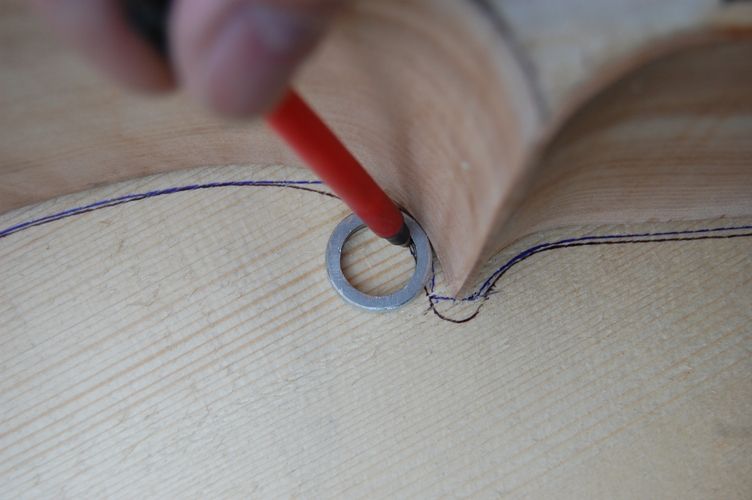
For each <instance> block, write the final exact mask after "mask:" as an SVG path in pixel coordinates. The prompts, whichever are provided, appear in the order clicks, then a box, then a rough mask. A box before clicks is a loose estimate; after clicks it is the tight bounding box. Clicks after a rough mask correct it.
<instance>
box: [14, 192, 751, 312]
mask: <svg viewBox="0 0 752 500" xmlns="http://www.w3.org/2000/svg"><path fill="white" fill-rule="evenodd" d="M322 184H323V183H322V182H321V181H318V180H281V181H272V180H258V181H257V180H245V181H227V182H209V183H204V184H189V185H186V186H177V187H171V188H165V189H155V190H152V191H146V192H144V193H132V194H126V195H122V196H117V197H114V198H108V199H104V200H100V201H96V202H93V203H89V204H87V205H82V206H79V207H73V208H69V209H66V210H63V211H60V212H56V213H53V214H50V215H46V216H44V217H38V218H35V219H31V220H28V221H25V222H21V223H18V224H14V225H12V226H10V227H7V228H5V229H3V230H0V239H1V238H5V237H7V236H10V235H11V234H15V233H18V232H20V231H24V230H26V229H29V228H32V227H36V226H40V225H43V224H49V223H51V222H55V221H58V220H61V219H65V218H67V217H73V216H75V215H81V214H85V213H88V212H92V211H94V210H99V209H102V208H108V207H114V206H118V205H122V204H124V203H130V202H133V201H139V200H144V199H147V198H154V197H157V196H165V195H168V194H174V193H183V192H186V191H196V190H201V189H211V188H220V187H247V186H254V187H264V186H270V187H274V186H276V187H291V188H294V187H298V188H305V186H320V185H322ZM315 192H318V193H320V194H325V195H329V193H327V192H324V191H315ZM750 229H752V225H742V226H724V227H715V228H703V229H687V230H678V231H659V232H643V233H623V234H607V235H591V236H580V237H573V238H565V239H561V240H557V241H551V242H546V243H540V244H538V245H535V246H532V247H530V248H527V249H525V250H523V251H521V252H519V253H517V254H516V255H514V256H513V257H511V258H510V259H509V260H507V261H506V262H505V263H504V264H502V265H501V266H500V267H499V268H497V269H496V270H495V271H494V272H493V273H492V274H491V275H490V276H489V277H488V278H487V279H486V280H485V281H484V282H483V283H482V284H481V286H480V287H479V288H478V290H477V291H475V292H473V293H471V294H470V295H468V296H466V297H463V298H455V297H448V296H443V295H437V294H435V293H434V290H435V286H436V273H435V270H434V267H433V263H432V264H431V281H430V285H429V293H428V299H429V300H430V301H431V302H432V303H438V302H476V301H479V300H482V299H485V298H486V297H487V295H488V294H489V292H490V290H491V288H492V287H493V285H494V283H495V280H496V279H497V278H498V277H499V276H501V275H502V274H503V273H505V272H506V271H507V270H508V269H509V268H511V267H512V266H514V265H515V264H517V263H518V262H520V261H522V260H525V259H526V258H528V257H530V256H531V255H534V254H536V253H539V252H542V251H545V250H547V249H551V248H555V247H561V246H567V245H576V244H581V243H585V242H598V241H609V240H621V239H634V238H646V239H644V240H642V241H646V242H647V241H651V240H650V238H661V237H667V236H689V235H693V234H708V233H721V232H726V231H740V230H750Z"/></svg>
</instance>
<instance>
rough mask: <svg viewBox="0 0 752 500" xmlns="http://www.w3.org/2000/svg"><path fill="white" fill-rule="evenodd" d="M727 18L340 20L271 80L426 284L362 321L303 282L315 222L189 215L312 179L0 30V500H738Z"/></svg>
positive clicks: (750, 239)
mask: <svg viewBox="0 0 752 500" xmlns="http://www.w3.org/2000/svg"><path fill="white" fill-rule="evenodd" d="M749 15H750V5H749V4H748V3H745V2H723V3H720V2H711V1H707V0H697V1H694V0H693V1H689V0H687V1H684V0H675V1H672V2H648V1H638V2H635V1H626V0H625V1H621V0H619V1H617V0H609V2H600V3H597V4H595V3H593V2H585V1H574V0H569V1H567V2H545V1H542V0H540V1H539V0H535V1H528V2H500V1H490V2H475V3H472V2H455V1H449V0H441V1H439V0H430V1H429V0H415V1H412V2H402V1H397V0H383V1H382V0H378V1H377V0H373V1H364V2H359V3H353V4H351V5H350V7H349V8H348V10H347V11H346V12H345V13H344V15H343V17H342V19H341V20H340V22H339V24H338V26H337V28H336V29H335V30H334V32H333V33H332V36H331V37H330V38H329V39H328V41H327V42H326V43H325V44H324V46H323V47H322V49H321V50H320V52H319V53H318V54H317V56H316V58H315V60H314V61H313V62H312V63H311V64H310V65H309V66H308V67H307V68H305V70H304V71H303V72H302V73H301V75H300V77H299V81H298V84H299V85H300V87H301V89H302V91H303V93H304V94H305V95H306V96H307V97H309V98H310V99H311V101H312V102H313V103H314V105H315V106H316V107H317V108H318V109H319V110H321V112H322V114H324V116H325V117H326V118H327V120H328V121H330V122H331V123H332V124H333V126H334V128H335V130H336V131H337V132H338V133H339V134H340V135H341V136H342V137H343V138H344V139H345V141H346V142H347V144H348V145H349V146H350V147H351V148H352V149H353V150H354V152H355V153H356V154H357V155H358V156H359V157H360V158H361V159H362V160H363V161H364V162H365V164H366V166H367V167H368V168H370V169H371V170H372V172H373V174H374V175H375V176H376V178H377V179H378V180H379V182H381V183H382V184H384V185H385V186H386V187H387V189H388V191H389V192H390V193H391V194H392V195H393V196H394V197H395V198H396V199H397V200H398V201H399V202H400V203H403V204H404V205H405V206H407V207H408V208H409V209H410V210H411V212H413V213H414V214H415V215H416V216H417V218H418V219H419V220H420V221H421V223H422V224H423V225H424V227H426V229H427V231H428V232H429V235H430V236H431V240H432V242H433V243H434V246H435V249H436V251H437V254H438V256H439V258H440V259H439V260H437V262H436V276H435V279H434V280H432V281H431V283H430V284H429V286H428V288H427V290H426V295H425V296H422V297H418V298H417V299H416V300H415V301H414V302H413V303H411V304H410V305H409V306H408V307H406V308H404V309H402V310H400V311H398V312H396V313H393V314H385V315H377V314H366V313H363V312H361V311H359V310H356V309H354V308H351V307H348V306H346V305H345V304H344V303H343V302H342V300H341V299H340V298H339V297H338V296H337V295H336V293H335V292H334V291H333V290H332V289H331V287H330V286H329V283H328V281H327V279H326V275H325V274H326V273H325V270H324V266H323V255H324V248H325V245H326V241H327V238H328V237H329V235H330V234H331V231H332V228H333V227H334V226H335V224H336V223H337V222H338V221H339V220H341V219H342V218H343V217H344V216H345V215H346V213H347V211H346V209H345V208H344V207H343V206H342V204H341V203H340V202H338V201H337V200H335V199H333V198H330V197H327V196H325V195H322V194H321V193H318V192H312V191H305V190H301V189H294V188H290V187H284V186H283V187H280V186H275V187H269V186H266V187H258V186H250V185H247V184H248V182H245V185H243V186H237V187H230V186H225V187H216V186H217V183H222V182H237V181H241V182H243V181H254V180H255V181H279V182H281V183H284V182H285V181H289V180H311V179H312V178H311V177H310V173H309V172H307V171H306V170H303V169H300V168H296V167H299V165H298V164H297V162H296V160H295V159H294V158H293V157H291V156H290V155H289V153H288V152H287V151H286V150H285V149H284V147H283V146H282V145H281V144H280V143H279V142H277V140H276V139H275V138H274V137H272V136H270V135H269V134H268V133H267V132H266V131H265V129H264V128H263V127H261V126H259V125H258V124H247V123H242V124H241V123H227V122H224V121H221V120H218V119H216V118H213V117H211V116H210V115H208V114H207V113H205V112H204V111H202V110H199V109H196V108H194V107H192V105H191V104H190V103H189V102H187V101H186V99H185V98H184V97H182V96H173V97H171V98H169V99H167V100H159V101H157V100H149V99H146V98H144V97H143V96H131V95H127V94H125V93H123V92H121V91H120V90H118V89H117V88H115V87H113V86H112V85H111V84H110V83H109V82H105V81H101V80H100V79H99V77H98V76H97V75H96V74H95V73H94V72H93V71H91V70H90V69H88V68H87V67H86V66H85V65H84V64H83V63H82V62H81V61H79V60H78V59H77V58H76V56H75V55H74V54H71V53H69V52H68V51H66V49H64V48H62V47H59V46H58V45H57V43H56V42H55V41H54V40H52V39H51V38H50V37H49V35H48V34H47V33H45V31H44V28H43V27H41V26H39V25H38V24H37V22H36V21H35V20H34V19H33V18H32V17H30V15H29V13H28V12H27V10H26V6H25V5H24V2H22V1H20V0H12V1H8V2H5V3H4V4H3V5H2V6H1V7H0V34H1V35H2V37H3V41H4V43H3V44H0V67H2V68H3V69H2V73H1V74H0V85H1V87H0V105H1V106H2V108H3V113H2V115H0V123H1V124H2V127H3V134H2V136H0V343H1V344H2V348H1V349H0V355H1V356H2V361H0V373H2V377H0V497H2V498H67V497H73V498H82V497H84V498H88V497H113V498H118V497H121V498H134V497H139V496H142V497H155V498H165V497H168V498H169V497H178V498H184V497H188V498H195V497H201V498H206V497H209V498H214V497H233V498H234V497H243V498H248V497H251V498H270V497H305V498H331V497H343V498H362V497H369V498H370V497H386V498H435V497H438V496H449V497H458V496H472V497H478V498H498V497H505V498H506V497H510V498H518V497H527V498H573V499H574V498H687V499H692V498H698V499H706V498H723V499H727V498H740V499H748V498H750V497H752V480H751V479H750V478H752V356H751V355H750V354H751V353H752V327H751V326H750V325H752V209H751V208H750V203H752V199H751V198H752V196H750V193H752V179H751V177H750V176H751V175H752V174H751V173H750V171H751V169H750V160H752V150H751V149H750V147H752V140H750V136H751V133H750V131H751V130H752V93H750V92H749V88H752V67H751V66H750V65H751V64H752V57H748V56H749V54H750V47H752V44H751V43H750V41H749V39H748V35H747V30H748V26H749ZM385 34H386V35H385ZM387 35H388V36H387ZM333 79H334V80H336V81H337V82H338V85H332V81H333ZM196 167H199V168H196ZM176 170H180V171H176ZM155 173H156V174H158V175H156V176H150V177H145V176H148V175H150V174H155ZM133 177H137V178H136V179H132V180H129V181H127V182H122V183H116V184H113V183H114V182H116V181H122V180H124V179H129V178H133ZM211 186H215V187H211ZM181 187H182V188H185V190H182V191H180V192H173V191H174V190H175V189H174V188H181ZM294 187H300V186H294ZM306 187H308V188H310V189H314V190H320V189H324V188H322V187H321V186H317V185H312V186H306ZM84 189H87V190H86V191H83V190H84ZM160 190H163V191H160ZM164 190H166V191H164ZM65 193H73V194H67V195H65V196H62V197H60V195H61V194H65ZM145 193H150V194H148V195H147V194H145ZM168 193H170V194H168ZM127 195H133V196H127ZM123 196H126V197H125V198H122V197H123ZM51 198H54V199H51ZM43 200H47V201H43ZM103 200H109V201H104V202H103ZM118 200H120V201H118ZM121 202H123V203H121ZM30 203H36V204H35V205H29V204H30ZM93 203H94V204H96V205H92V204H93ZM97 203H99V204H97ZM111 205H112V206H111ZM87 207H88V208H87ZM71 209H73V211H71ZM24 224H26V225H24ZM14 228H15V229H14ZM343 265H344V267H345V268H346V272H347V274H348V276H349V277H350V279H351V280H352V281H353V282H354V283H356V284H357V285H358V286H359V287H360V288H361V289H364V290H368V291H372V292H376V293H383V292H386V291H389V290H393V289H394V288H395V287H396V286H399V284H400V283H401V282H402V281H403V280H405V279H406V277H407V276H408V274H409V272H410V269H411V267H412V264H411V259H410V257H409V255H408V254H407V252H405V251H401V250H400V249H397V248H393V247H391V246H385V244H384V243H383V242H380V241H375V240H374V239H373V238H372V237H371V236H369V234H368V233H365V232H364V233H361V234H359V235H358V236H357V237H356V238H355V239H354V240H353V241H352V242H351V244H350V245H349V246H348V251H347V254H346V255H345V258H344V260H343ZM463 285H464V290H463V293H462V295H461V297H469V298H470V299H471V300H464V301H463V300H460V301H456V300H452V299H451V296H452V295H453V294H455V293H456V292H457V290H459V289H460V287H462V286H463Z"/></svg>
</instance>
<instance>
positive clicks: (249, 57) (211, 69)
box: [171, 0, 339, 117]
mask: <svg viewBox="0 0 752 500" xmlns="http://www.w3.org/2000/svg"><path fill="white" fill-rule="evenodd" d="M337 3H339V2H337V1H334V0H277V1H274V0H221V1H219V0H217V1H212V2H207V1H205V0H180V1H179V2H177V4H176V5H175V10H174V15H173V18H172V23H173V25H172V27H171V32H172V35H173V38H172V40H171V42H172V50H173V55H174V58H175V63H176V70H177V74H178V77H179V79H180V80H181V82H182V83H183V84H184V85H185V86H186V88H187V89H188V92H189V93H191V94H193V95H194V96H195V97H196V98H198V99H199V100H200V101H201V102H203V103H204V104H206V105H208V106H209V107H210V108H213V109H215V110H217V111H219V112H220V113H223V114H226V115H231V116H236V117H246V116H253V115H256V114H259V113H262V112H264V111H266V110H267V109H268V108H269V107H271V106H272V105H273V104H274V103H275V102H276V100H277V99H278V98H279V97H280V96H281V95H282V92H283V91H284V89H285V87H286V86H287V84H288V83H289V80H290V78H291V77H292V75H293V74H294V72H295V69H296V67H297V66H298V65H299V64H300V63H301V62H302V61H303V60H304V59H305V57H306V56H307V55H308V54H309V53H310V52H311V51H312V50H313V48H314V47H315V45H316V43H317V41H318V40H319V38H320V37H321V36H322V34H323V32H324V30H325V27H326V25H327V22H328V20H329V19H330V17H331V16H332V14H333V12H334V10H335V6H336V4H337Z"/></svg>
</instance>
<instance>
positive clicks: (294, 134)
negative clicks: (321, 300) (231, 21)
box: [122, 0, 411, 246]
mask: <svg viewBox="0 0 752 500" xmlns="http://www.w3.org/2000/svg"><path fill="white" fill-rule="evenodd" d="M122 1H123V8H124V13H125V15H126V17H127V19H128V22H129V23H130V24H131V26H132V27H133V29H134V30H135V31H136V32H137V33H138V34H139V35H141V36H142V37H143V38H144V39H145V40H147V41H148V42H149V43H150V44H151V45H152V46H153V47H154V48H155V49H156V50H157V52H158V53H159V54H160V55H161V56H162V57H164V58H165V59H166V60H167V59H169V51H168V47H167V45H168V44H167V18H168V17H169V13H170V9H171V7H172V2H171V0H122ZM267 122H268V123H269V125H271V127H272V128H273V129H274V130H275V131H276V132H277V133H278V134H279V135H280V137H282V139H284V140H285V142H286V143H287V145H288V146H290V148H292V149H293V150H294V151H295V152H296V153H297V154H298V156H299V157H300V158H301V159H302V160H303V161H304V162H305V164H306V165H307V166H308V167H309V168H310V169H311V170H313V171H314V172H315V173H316V174H317V175H318V176H319V177H320V178H321V180H323V181H324V182H325V183H326V184H328V185H329V187H330V188H331V189H332V191H334V192H335V193H336V194H337V196H339V197H340V198H341V199H342V201H344V202H345V203H346V204H347V206H349V207H350V208H351V209H352V211H353V212H355V214H357V215H358V217H360V219H361V220H362V221H363V223H364V224H365V225H366V226H368V227H369V228H370V229H371V230H372V231H373V232H374V233H376V234H377V235H378V236H381V237H382V238H386V239H387V240H388V241H389V242H390V243H394V244H395V245H401V246H408V245H409V244H410V241H411V239H410V230H409V229H408V228H407V225H406V224H405V220H404V218H403V217H402V212H401V211H400V209H399V208H397V205H395V204H394V202H393V201H392V200H390V199H389V197H388V196H387V195H386V193H385V192H384V191H383V190H382V189H381V188H380V187H379V186H378V185H377V184H376V182H374V180H373V179H372V178H371V176H370V175H368V172H366V170H365V169H364V168H363V166H362V165H361V164H360V163H359V162H358V160H356V159H355V157H354V156H353V155H352V154H351V153H350V151H348V150H347V148H345V146H344V145H343V144H342V143H341V142H340V140H339V139H337V136H335V135H334V133H333V132H332V131H331V129H329V127H327V126H326V124H325V123H324V122H323V120H321V118H319V116H318V115H317V114H316V113H315V112H314V111H313V109H311V107H310V106H308V104H306V102H305V101H304V100H303V99H302V98H301V97H300V96H299V95H298V94H297V93H296V92H295V91H294V90H288V91H287V92H286V93H285V95H284V97H283V98H282V101H281V102H280V103H279V104H278V105H277V107H276V108H275V109H274V110H273V111H272V112H271V113H269V115H268V116H267Z"/></svg>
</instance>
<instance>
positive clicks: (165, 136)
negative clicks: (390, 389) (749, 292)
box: [0, 0, 752, 293]
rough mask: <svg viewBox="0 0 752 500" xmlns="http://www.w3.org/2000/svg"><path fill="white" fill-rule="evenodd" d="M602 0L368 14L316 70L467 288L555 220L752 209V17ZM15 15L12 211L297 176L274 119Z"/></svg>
mask: <svg viewBox="0 0 752 500" xmlns="http://www.w3.org/2000/svg"><path fill="white" fill-rule="evenodd" d="M591 4H592V2H583V1H574V0H571V1H568V2H562V3H561V4H556V5H554V4H552V3H551V2H548V1H533V2H496V1H487V2H483V1H480V0H478V1H474V2H471V1H464V2H458V1H452V0H413V1H410V2H402V1H399V0H370V1H362V2H353V3H350V4H348V7H347V9H346V10H345V12H344V13H343V15H342V16H341V18H340V20H339V22H338V23H337V25H336V26H335V29H333V31H332V33H331V35H330V36H329V38H328V39H327V41H326V43H324V45H323V46H322V47H321V50H320V51H319V52H318V54H317V55H316V57H315V58H314V59H313V60H312V61H311V63H310V64H309V65H308V66H307V67H306V68H305V69H304V70H303V71H302V73H301V74H300V76H299V79H298V81H297V84H298V85H299V86H300V88H301V89H302V91H303V93H304V94H305V95H306V96H307V97H308V98H309V99H310V100H311V102H312V103H313V104H314V106H315V107H316V108H317V109H318V110H320V112H321V113H322V114H323V115H324V117H325V118H326V119H327V121H328V122H330V123H331V124H332V126H333V128H334V129H335V131H336V132H337V133H338V134H339V135H340V136H341V137H342V138H343V139H344V141H345V142H346V144H348V146H349V147H350V148H351V149H352V150H353V151H354V153H355V154H356V155H357V156H358V157H359V158H360V159H361V160H362V161H363V162H364V164H365V165H366V167H367V168H368V169H369V170H370V171H371V172H372V174H373V175H374V177H375V178H376V179H377V181H378V182H379V183H380V184H382V185H383V186H385V188H386V190H387V191H388V192H389V193H390V195H391V196H393V197H394V198H395V199H396V200H397V202H399V203H400V204H401V205H403V206H404V207H405V208H407V209H408V210H409V211H410V212H411V213H412V214H413V215H415V217H416V218H417V219H418V220H419V221H420V223H421V224H422V225H423V227H424V228H425V229H426V231H427V232H428V234H429V236H430V238H431V241H432V243H433V246H434V248H435V250H436V253H437V255H438V258H439V259H440V260H441V262H442V264H443V266H444V269H445V272H446V276H447V280H448V282H449V283H450V284H451V286H450V290H451V293H457V292H458V291H459V290H460V289H461V288H462V287H463V286H466V285H469V284H470V283H471V282H472V278H473V274H472V273H473V270H476V269H478V268H479V267H480V266H482V265H483V263H484V262H485V261H486V259H488V258H489V257H490V256H492V255H493V254H495V253H496V252H497V251H498V250H500V249H501V248H503V247H504V246H505V245H506V244H508V243H509V242H510V241H514V240H515V239H518V238H521V237H523V236H525V235H526V234H532V233H535V232H536V231H537V230H538V229H540V228H546V227H549V228H550V227H557V226H560V225H562V224H569V223H581V222H592V223H597V222H603V223H611V222H644V221H647V220H700V219H704V218H708V217H711V218H712V217H720V216H726V217H731V216H739V215H752V206H750V205H751V204H752V200H751V199H750V197H749V196H748V193H749V192H752V180H751V176H752V174H750V169H749V158H750V151H749V147H748V146H749V144H750V141H749V137H751V136H752V111H751V110H752V102H751V101H752V94H750V93H749V92H748V91H747V89H749V87H750V86H752V42H751V41H750V38H749V33H750V26H752V8H751V7H750V6H749V5H748V4H744V3H742V2H732V3H727V2H715V1H710V0H702V1H695V0H674V1H672V2H660V3H655V2H644V1H639V0H629V1H627V0H610V1H609V2H600V3H597V5H591ZM0 9H2V11H0V12H1V13H2V15H1V16H0V23H1V24H0V32H1V33H2V34H3V36H4V37H5V40H7V43H5V44H3V46H2V48H0V64H2V65H3V68H4V70H3V73H2V88H3V91H2V93H1V94H0V105H2V107H3V110H4V112H3V114H2V117H1V118H0V120H2V121H0V124H1V125H2V126H3V129H4V130H5V133H4V134H3V136H2V137H1V138H0V212H2V211H5V210H8V209H10V208H14V207H19V206H22V205H24V204H29V203H33V202H38V201H41V200H44V199H48V198H50V197H54V196H57V195H60V194H63V193H70V192H75V191H80V190H83V189H86V188H90V187H92V186H95V185H101V184H106V183H109V182H115V181H118V180H123V179H126V178H131V177H134V176H143V175H147V174H150V173H157V172H165V171H170V170H174V169H178V168H190V167H196V166H207V165H215V166H221V165H232V164H248V163H249V162H250V163H253V164H256V165H259V166H270V165H288V166H299V164H298V162H297V160H296V159H295V158H293V157H292V156H291V155H290V154H289V153H288V152H287V151H286V149H285V148H284V147H283V145H282V144H280V143H279V141H278V140H276V139H275V138H274V137H271V136H270V135H269V134H268V132H267V131H266V130H265V129H264V128H263V127H260V126H259V125H258V124H240V123H226V122H223V121H221V120H218V119H216V118H213V117H210V116H208V115H207V114H206V113H204V112H202V111H201V110H198V109H196V108H194V107H193V106H192V105H191V104H190V103H187V102H186V100H185V99H184V98H183V97H181V96H176V97H173V98H171V99H168V100H166V101H158V102H157V101H155V100H149V99H145V98H143V97H135V96H129V95H126V94H124V93H122V92H120V91H118V90H117V89H115V88H113V87H112V85H111V84H110V83H109V82H102V81H100V80H98V79H97V77H96V76H95V75H93V74H92V72H91V71H90V70H89V69H88V68H86V67H84V66H83V64H82V63H81V62H80V61H78V60H77V59H76V58H75V56H74V55H73V54H70V53H69V52H67V51H65V49H64V48H61V47H59V46H58V43H57V42H56V41H54V40H52V39H51V38H50V37H49V34H47V33H44V32H43V29H42V28H41V27H40V26H39V25H38V24H37V23H36V21H35V20H33V19H32V18H31V17H30V15H29V13H28V12H27V11H26V6H25V4H24V3H23V2H21V1H20V0H13V1H11V2H8V3H6V4H5V5H4V6H3V7H1V8H0ZM687 159H689V160H688V161H687ZM528 193H529V194H530V197H526V196H525V195H526V194H528ZM542 193H543V194H542Z"/></svg>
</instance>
